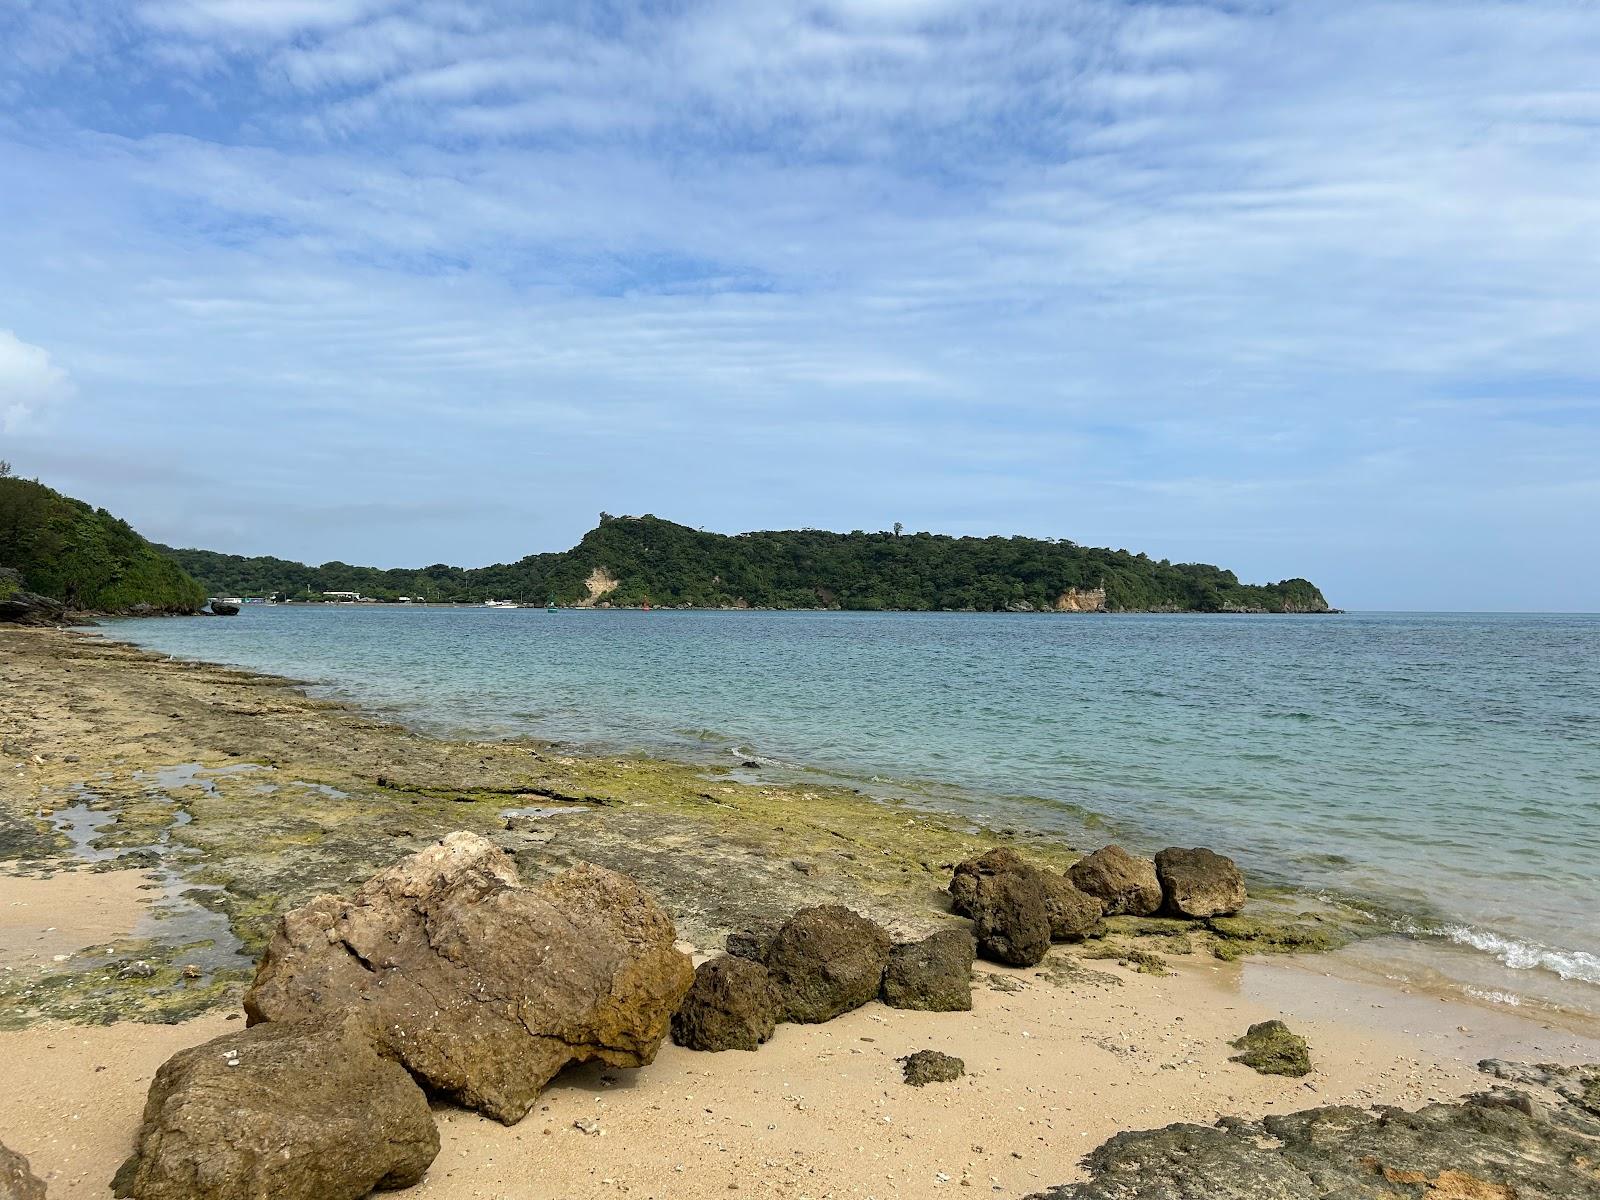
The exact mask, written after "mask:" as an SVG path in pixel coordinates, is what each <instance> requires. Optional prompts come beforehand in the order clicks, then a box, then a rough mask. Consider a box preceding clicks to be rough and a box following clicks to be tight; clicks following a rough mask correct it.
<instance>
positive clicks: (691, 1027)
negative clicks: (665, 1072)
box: [672, 954, 783, 1050]
mask: <svg viewBox="0 0 1600 1200" xmlns="http://www.w3.org/2000/svg"><path fill="white" fill-rule="evenodd" d="M782 1012H783V997H782V996H781V995H780V994H779V993H778V989H777V986H776V985H775V984H774V983H773V982H772V976H771V975H770V974H769V973H768V972H767V968H766V967H765V966H763V965H762V964H761V963H758V962H752V961H750V960H749V959H747V958H735V957H734V956H732V955H728V954H724V955H721V956H719V957H717V958H713V959H710V960H708V961H706V962H703V963H701V964H700V965H699V966H698V967H697V968H695V973H694V986H692V987H691V988H690V989H689V994H688V995H687V996H685V997H684V1000H683V1004H682V1005H681V1006H680V1007H679V1008H678V1011H677V1013H676V1014H674V1015H673V1018H672V1040H673V1041H674V1042H676V1043H678V1045H680V1046H684V1047H687V1048H688V1049H690V1050H754V1049H755V1048H756V1047H757V1046H759V1045H761V1043H762V1042H764V1041H766V1040H767V1039H768V1038H769V1037H771V1036H772V1031H773V1029H774V1028H775V1027H776V1026H777V1023H778V1018H779V1016H780V1015H781V1014H782Z"/></svg>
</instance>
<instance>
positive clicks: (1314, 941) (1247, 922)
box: [1205, 917, 1349, 961]
mask: <svg viewBox="0 0 1600 1200" xmlns="http://www.w3.org/2000/svg"><path fill="white" fill-rule="evenodd" d="M1205 926H1206V928H1207V929H1209V930H1210V931H1211V932H1212V933H1214V934H1216V935H1217V937H1218V938H1219V939H1220V940H1219V941H1218V942H1217V943H1216V944H1215V945H1214V946H1213V947H1212V953H1213V954H1215V955H1216V956H1217V957H1218V958H1221V959H1225V960H1229V961H1232V960H1233V959H1237V958H1240V957H1242V956H1244V955H1246V954H1306V953H1314V952H1319V951H1323V950H1336V949H1338V948H1339V947H1340V946H1342V945H1344V944H1345V942H1346V941H1348V940H1349V939H1348V938H1347V937H1345V936H1344V935H1343V934H1342V933H1340V932H1339V931H1338V930H1337V929H1333V928H1330V927H1328V926H1326V925H1323V924H1321V923H1319V922H1317V921H1316V920H1314V919H1310V920H1275V921H1274V920H1264V919H1262V918H1260V917H1212V918H1210V919H1209V920H1207V921H1206V923H1205Z"/></svg>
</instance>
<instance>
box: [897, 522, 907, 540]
mask: <svg viewBox="0 0 1600 1200" xmlns="http://www.w3.org/2000/svg"><path fill="white" fill-rule="evenodd" d="M904 528H905V526H904V525H902V524H900V522H899V521H896V522H895V523H894V535H895V537H899V536H900V531H901V530H902V529H904Z"/></svg>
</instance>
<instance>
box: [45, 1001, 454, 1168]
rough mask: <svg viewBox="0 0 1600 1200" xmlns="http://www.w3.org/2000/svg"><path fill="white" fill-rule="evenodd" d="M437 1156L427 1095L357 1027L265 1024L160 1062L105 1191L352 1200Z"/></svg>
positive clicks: (344, 1022) (351, 1021)
mask: <svg viewBox="0 0 1600 1200" xmlns="http://www.w3.org/2000/svg"><path fill="white" fill-rule="evenodd" d="M438 1153H439V1134H438V1131H437V1130H436V1129H435V1128H434V1124H433V1114H432V1113H431V1112H430V1111H429V1108H428V1100H427V1097H426V1096H424V1095H423V1093H422V1089H421V1088H419V1087H418V1086H417V1085H416V1083H415V1082H414V1081H413V1080H412V1078H411V1076H410V1075H408V1074H407V1073H406V1072H405V1069H404V1068H402V1067H401V1066H400V1065H399V1064H398V1063H395V1062H392V1061H391V1060H389V1059H387V1058H384V1057H382V1056H381V1055H380V1054H379V1053H378V1051H377V1050H376V1048H375V1047H374V1046H373V1043H372V1041H371V1038H370V1031H369V1030H368V1029H367V1027H366V1025H365V1023H364V1022H363V1021H361V1020H360V1019H359V1018H358V1017H356V1016H354V1015H353V1014H350V1015H346V1016H345V1017H342V1018H340V1019H337V1020H334V1021H331V1022H323V1021H289V1022H282V1023H276V1022H275V1023H273V1024H270V1025H258V1026H256V1027H255V1028H253V1029H244V1030H240V1031H239V1032H237V1033H230V1034H226V1035H224V1036H222V1037H219V1038H213V1039H212V1040H211V1041H209V1042H205V1043H203V1044H202V1045H199V1046H192V1047H190V1048H189V1049H187V1050H180V1051H179V1052H178V1053H177V1054H174V1055H173V1056H172V1057H171V1058H170V1059H168V1060H167V1061H166V1063H164V1064H163V1065H162V1067H161V1069H160V1070H159V1071H157V1072H156V1077H155V1080H154V1081H153V1082H152V1083H151V1085H150V1094H149V1098H148V1099H147V1100H146V1102H145V1108H144V1119H143V1122H142V1124H141V1125H140V1127H139V1133H138V1140H137V1145H136V1148H135V1150H134V1153H133V1157H131V1158H130V1159H128V1161H127V1162H126V1163H124V1164H123V1166H122V1169H121V1170H120V1171H118V1172H117V1177H116V1180H115V1181H114V1183H113V1190H114V1192H115V1194H116V1195H117V1196H121V1197H132V1198H133V1200H247V1198H251V1200H253V1198H255V1197H268V1196H270V1197H272V1200H358V1198H359V1197H362V1196H365V1195H367V1193H369V1192H371V1191H372V1190H373V1189H374V1188H384V1189H388V1188H403V1187H410V1186H411V1185H412V1184H414V1183H416V1182H418V1181H419V1180H420V1179H421V1178H422V1176H423V1174H424V1172H426V1171H427V1169H428V1165H429V1164H430V1163H432V1162H433V1159H434V1157H435V1155H437V1154H438ZM41 1194H42V1193H41Z"/></svg>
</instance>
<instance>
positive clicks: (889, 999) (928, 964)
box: [883, 929, 977, 1012]
mask: <svg viewBox="0 0 1600 1200" xmlns="http://www.w3.org/2000/svg"><path fill="white" fill-rule="evenodd" d="M976 949H977V947H976V945H975V943H974V942H973V940H972V935H971V934H969V933H968V932H967V931H966V930H965V929H941V930H939V931H938V932H937V933H931V934H929V935H928V936H927V937H925V938H923V939H922V940H921V941H920V942H906V943H904V944H903V945H899V946H895V947H894V948H893V949H891V950H890V951H889V963H888V966H887V967H885V968H884V972H883V1002H884V1003H885V1004H887V1005H888V1006H889V1007H890V1008H911V1009H920V1010H922V1011H924V1012H967V1011H970V1010H971V1008H972V961H973V958H974V956H975V953H976Z"/></svg>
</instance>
